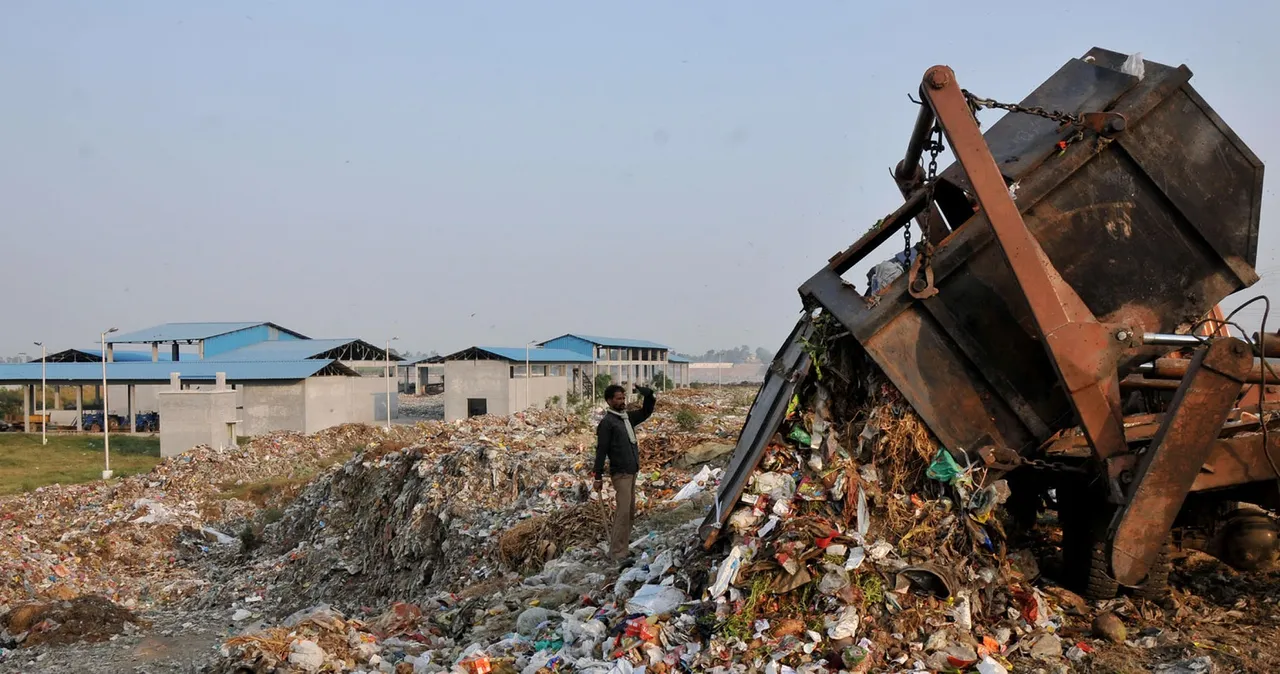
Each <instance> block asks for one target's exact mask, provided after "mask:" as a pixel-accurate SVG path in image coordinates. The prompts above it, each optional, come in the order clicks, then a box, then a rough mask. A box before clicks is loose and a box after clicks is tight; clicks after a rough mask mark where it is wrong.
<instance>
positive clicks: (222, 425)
mask: <svg viewBox="0 0 1280 674" xmlns="http://www.w3.org/2000/svg"><path fill="white" fill-rule="evenodd" d="M157 399H158V401H159V408H160V409H159V410H158V411H159V412H160V416H161V418H163V419H164V423H163V424H161V426H160V456H163V457H170V456H177V455H178V454H181V453H183V452H185V451H187V450H188V449H191V448H192V447H195V446H197V445H209V446H210V447H219V448H221V447H229V446H233V445H234V444H235V436H236V434H237V433H240V431H239V430H238V429H237V428H235V427H234V426H232V425H231V424H232V423H233V422H235V421H236V420H237V412H236V392H235V391H232V390H230V389H224V390H221V391H174V390H165V391H161V392H159V393H158V394H157Z"/></svg>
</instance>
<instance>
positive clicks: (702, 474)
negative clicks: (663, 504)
mask: <svg viewBox="0 0 1280 674" xmlns="http://www.w3.org/2000/svg"><path fill="white" fill-rule="evenodd" d="M711 473H712V471H711V466H703V467H702V470H700V471H698V474H697V475H694V476H693V479H692V480H689V484H686V485H685V486H683V487H681V488H680V491H678V492H676V495H675V496H672V497H671V500H672V501H687V500H689V499H691V498H693V497H694V496H697V495H698V492H700V491H702V490H703V489H705V488H706V487H707V483H708V482H709V481H710V480H711Z"/></svg>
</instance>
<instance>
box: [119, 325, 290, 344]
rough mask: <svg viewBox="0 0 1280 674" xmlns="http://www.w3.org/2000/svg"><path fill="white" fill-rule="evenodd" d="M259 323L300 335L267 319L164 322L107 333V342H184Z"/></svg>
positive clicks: (238, 329)
mask: <svg viewBox="0 0 1280 674" xmlns="http://www.w3.org/2000/svg"><path fill="white" fill-rule="evenodd" d="M259 325H270V326H272V327H274V328H276V329H277V330H280V331H282V332H287V333H289V334H291V335H294V336H296V337H302V338H304V339H305V337H304V336H303V335H300V334H298V333H296V332H294V331H292V330H288V329H285V328H282V327H280V326H278V325H276V324H275V323H270V322H267V321H252V322H228V323H164V324H161V325H156V326H152V327H150V328H145V329H142V330H135V331H134V332H126V333H123V334H119V335H114V336H112V335H107V343H108V344H127V343H134V344H141V343H150V342H185V341H188V340H190V341H195V340H200V339H209V338H211V337H217V336H218V335H225V334H227V333H230V332H237V331H240V330H247V329H249V328H255V327H257V326H259Z"/></svg>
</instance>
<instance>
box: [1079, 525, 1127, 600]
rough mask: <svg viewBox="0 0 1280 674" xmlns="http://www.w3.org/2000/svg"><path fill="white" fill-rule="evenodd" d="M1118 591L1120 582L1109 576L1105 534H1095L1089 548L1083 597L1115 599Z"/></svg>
mask: <svg viewBox="0 0 1280 674" xmlns="http://www.w3.org/2000/svg"><path fill="white" fill-rule="evenodd" d="M1119 593H1120V583H1117V582H1116V580H1115V579H1114V578H1112V577H1111V564H1110V562H1109V560H1108V559H1107V540H1106V534H1105V533H1104V534H1102V535H1095V536H1094V538H1093V543H1092V545H1091V546H1090V548H1089V577H1088V578H1087V579H1086V580H1085V587H1084V598H1085V599H1088V600H1089V601H1104V600H1107V599H1115V598H1116V595H1117V594H1119Z"/></svg>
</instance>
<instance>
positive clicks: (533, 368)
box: [529, 365, 547, 377]
mask: <svg viewBox="0 0 1280 674" xmlns="http://www.w3.org/2000/svg"><path fill="white" fill-rule="evenodd" d="M529 374H531V375H532V376H534V377H545V376H547V366H546V365H530V366H529Z"/></svg>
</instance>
